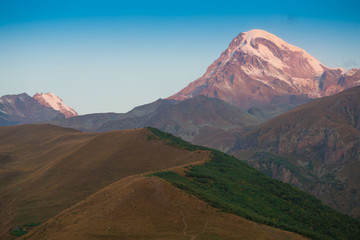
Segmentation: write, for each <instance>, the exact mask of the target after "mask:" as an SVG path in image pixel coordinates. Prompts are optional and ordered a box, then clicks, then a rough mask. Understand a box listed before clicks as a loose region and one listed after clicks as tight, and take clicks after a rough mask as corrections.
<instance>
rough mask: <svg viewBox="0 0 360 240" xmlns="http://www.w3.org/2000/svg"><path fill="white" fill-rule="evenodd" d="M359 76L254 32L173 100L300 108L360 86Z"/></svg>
mask: <svg viewBox="0 0 360 240" xmlns="http://www.w3.org/2000/svg"><path fill="white" fill-rule="evenodd" d="M359 75H360V70H359V69H352V70H349V71H348V70H343V69H339V68H335V69H330V68H328V67H326V66H325V65H323V64H322V63H320V62H319V61H318V60H316V59H315V58H314V57H312V56H311V55H310V54H308V53H307V52H306V51H305V50H303V49H301V48H298V47H296V46H293V45H291V44H288V43H286V42H285V41H283V40H282V39H280V38H278V37H276V36H275V35H273V34H271V33H268V32H266V31H263V30H251V31H249V32H244V33H240V34H239V35H238V36H237V37H235V38H234V39H233V40H232V41H231V43H230V45H229V47H228V48H227V49H226V50H225V51H224V52H223V53H222V54H221V55H220V57H219V58H218V59H217V60H215V61H214V63H213V64H211V65H210V66H209V67H208V69H207V71H206V72H205V74H204V75H203V76H202V77H200V78H199V79H197V80H195V81H194V82H192V83H190V84H189V85H188V86H187V87H185V88H184V89H183V90H181V91H180V92H178V93H176V94H174V95H173V96H171V97H169V98H168V99H175V100H184V99H188V98H192V97H194V96H197V95H205V96H208V97H213V98H219V99H222V100H224V101H225V102H228V103H230V104H232V105H234V106H237V107H239V108H249V107H253V106H258V107H259V106H264V105H265V106H267V105H272V104H274V103H275V104H278V103H279V100H280V102H281V103H282V104H289V105H290V106H295V105H298V104H300V103H304V102H306V101H308V99H313V98H318V97H323V96H328V95H331V94H334V93H337V92H340V91H342V90H344V89H346V88H349V87H352V86H356V85H359V84H360V81H359V80H360V79H359ZM285 110H286V109H285Z"/></svg>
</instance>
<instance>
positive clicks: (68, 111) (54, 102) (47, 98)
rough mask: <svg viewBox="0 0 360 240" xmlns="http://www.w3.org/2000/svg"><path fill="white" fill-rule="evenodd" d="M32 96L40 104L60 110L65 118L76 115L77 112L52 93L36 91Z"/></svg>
mask: <svg viewBox="0 0 360 240" xmlns="http://www.w3.org/2000/svg"><path fill="white" fill-rule="evenodd" d="M33 98H34V99H35V100H36V101H38V102H39V103H40V104H41V105H44V106H47V107H51V108H53V109H54V110H56V111H59V112H61V113H62V114H64V115H65V117H66V118H69V117H74V116H77V115H78V114H77V112H76V111H75V110H74V109H72V108H71V107H69V106H67V105H66V104H64V103H63V101H62V100H61V99H60V98H59V97H58V96H56V95H55V94H53V93H36V94H35V95H34V96H33Z"/></svg>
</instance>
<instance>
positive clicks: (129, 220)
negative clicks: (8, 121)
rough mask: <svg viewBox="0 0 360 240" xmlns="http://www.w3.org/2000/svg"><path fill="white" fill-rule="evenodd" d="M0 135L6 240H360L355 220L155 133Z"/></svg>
mask: <svg viewBox="0 0 360 240" xmlns="http://www.w3.org/2000/svg"><path fill="white" fill-rule="evenodd" d="M0 136H1V137H2V138H1V140H0V143H1V144H0V146H1V148H0V155H1V156H2V159H1V172H0V177H1V179H4V180H5V181H0V204H1V206H0V221H1V225H0V226H1V235H0V238H3V239H12V238H15V237H16V235H22V234H25V233H26V232H28V233H26V234H25V235H24V236H23V239H119V238H120V239H139V238H140V239H141V238H143V239H144V238H146V239H303V238H302V237H301V236H299V235H297V234H293V233H290V232H288V231H292V232H296V233H300V234H301V235H305V236H308V237H311V238H313V239H359V228H360V223H359V222H358V221H357V220H354V219H352V218H350V217H348V216H346V215H343V214H341V213H339V212H336V211H335V210H333V209H331V208H329V207H327V206H325V205H323V204H322V203H321V202H320V201H319V200H317V199H315V198H314V197H312V196H311V195H309V194H306V193H304V192H301V191H299V190H297V189H296V188H294V187H292V186H290V185H288V184H284V183H281V182H280V181H277V180H273V179H271V178H269V177H267V176H265V175H264V174H262V173H261V172H259V171H258V170H256V169H254V168H251V167H249V166H248V165H246V164H245V163H243V162H241V161H239V160H238V159H236V158H234V157H231V156H229V155H226V154H224V153H221V152H219V151H216V150H211V149H208V148H206V147H201V146H195V145H192V144H190V143H188V142H185V141H183V140H181V139H179V138H177V137H174V136H173V135H171V134H167V133H164V132H162V131H160V130H157V129H155V128H147V129H136V130H122V131H114V132H108V133H81V132H78V131H75V130H73V129H67V128H60V127H55V126H51V125H24V126H15V127H4V128H0ZM184 170H185V172H184ZM149 174H152V175H151V176H152V177H151V176H150V175H149ZM144 175H146V176H149V177H145V176H144ZM6 176H8V177H6ZM9 176H10V177H9ZM154 176H158V177H160V178H163V179H164V180H162V179H160V178H157V177H154ZM165 180H166V181H168V182H170V183H171V184H170V183H168V182H166V181H165ZM183 190H185V191H183ZM244 218H247V219H248V220H245V219H244ZM255 222H256V223H255ZM265 225H268V226H265ZM15 226H18V228H16V227H15ZM274 227H275V228H274ZM277 228H281V229H283V230H279V229H277ZM284 230H285V231H284Z"/></svg>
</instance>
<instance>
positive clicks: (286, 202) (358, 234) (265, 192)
mask: <svg viewBox="0 0 360 240" xmlns="http://www.w3.org/2000/svg"><path fill="white" fill-rule="evenodd" d="M153 132H154V133H155V134H156V133H157V135H158V136H159V137H160V138H162V139H164V141H166V142H170V143H168V144H173V145H176V146H178V147H179V148H190V147H189V146H188V143H186V142H182V141H181V140H179V139H177V138H175V137H173V136H170V135H165V134H163V133H158V132H157V131H156V130H155V131H154V130H153ZM195 149H196V148H194V147H192V148H191V150H195ZM211 154H212V157H211V161H209V162H206V163H205V164H204V165H196V166H192V167H189V168H188V170H187V171H186V174H185V175H181V174H178V173H176V172H174V171H165V172H158V173H155V174H153V176H158V177H161V178H163V179H165V180H167V181H169V182H170V183H172V184H173V185H174V186H177V187H179V188H181V189H183V190H185V191H187V192H189V193H191V194H194V195H195V196H197V197H199V198H200V199H203V200H204V201H206V202H208V203H209V204H210V205H212V206H213V207H216V208H219V209H221V210H222V211H224V212H229V213H233V214H236V215H238V216H241V217H245V218H247V219H250V220H252V221H255V222H259V223H264V224H267V225H270V226H275V227H278V228H281V229H285V230H289V231H293V232H297V233H300V234H302V235H304V236H308V237H311V238H312V239H359V238H360V222H359V221H357V220H355V219H352V218H350V217H348V216H347V215H344V214H341V213H339V212H337V211H335V210H334V209H332V208H330V207H328V206H326V205H324V204H323V203H322V202H321V201H320V200H318V199H316V198H315V197H313V196H312V195H310V194H307V193H305V192H302V191H300V190H298V189H296V188H295V187H293V186H291V185H289V184H285V183H282V182H280V181H278V180H274V179H271V178H269V177H267V176H265V175H264V174H262V173H261V172H259V171H258V170H256V169H254V168H252V167H249V166H248V165H246V164H245V163H243V162H241V161H239V160H238V159H236V158H234V157H232V156H229V155H226V154H224V153H221V152H218V151H216V150H212V152H211Z"/></svg>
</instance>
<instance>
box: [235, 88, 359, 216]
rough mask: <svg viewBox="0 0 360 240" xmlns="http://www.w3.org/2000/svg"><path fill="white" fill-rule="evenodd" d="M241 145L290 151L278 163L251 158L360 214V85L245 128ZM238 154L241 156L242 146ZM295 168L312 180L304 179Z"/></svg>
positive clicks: (333, 203)
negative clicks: (249, 128) (247, 129)
mask: <svg viewBox="0 0 360 240" xmlns="http://www.w3.org/2000/svg"><path fill="white" fill-rule="evenodd" d="M237 148H238V149H247V150H250V151H253V152H259V151H266V152H272V153H275V154H278V155H281V156H283V157H285V159H283V160H282V161H280V162H279V161H278V162H273V164H267V163H266V161H265V160H264V157H260V158H259V157H257V158H256V157H255V159H252V162H253V163H252V164H253V166H257V167H258V168H260V169H261V168H262V169H263V170H264V171H267V172H269V175H271V176H272V177H275V178H278V179H281V180H284V181H288V182H292V183H293V184H295V185H297V186H299V187H301V188H302V189H304V190H306V191H308V192H310V193H312V194H314V195H315V196H317V197H319V198H320V199H322V200H323V201H325V202H326V203H327V204H329V205H331V206H333V207H335V208H337V209H339V210H341V211H342V212H344V213H347V214H349V215H352V216H356V217H359V216H360V201H359V199H360V188H359V184H358V183H359V180H360V178H359V171H360V157H359V155H360V154H359V153H360V87H354V88H350V89H347V90H345V91H343V92H341V93H338V94H336V95H333V96H330V97H324V98H321V99H317V100H314V101H312V102H310V103H308V104H304V105H301V106H299V107H297V108H295V109H293V110H291V111H289V112H287V113H284V114H282V115H280V116H278V117H275V118H273V119H271V120H269V121H267V122H265V123H263V124H262V125H260V126H259V127H257V128H256V129H254V130H252V131H250V132H249V133H247V134H245V135H244V136H243V137H242V138H241V140H240V141H238V143H237ZM234 154H235V155H236V156H238V157H241V156H242V155H241V151H240V152H235V153H234ZM269 159H271V158H269ZM256 162H257V163H256ZM286 162H287V163H286ZM264 164H265V165H264ZM284 164H287V165H284ZM281 169H282V170H281ZM285 173H286V174H285ZM296 173H301V174H300V175H302V176H305V178H307V179H311V180H310V181H306V180H304V181H302V180H301V179H300V178H299V177H296Z"/></svg>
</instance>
